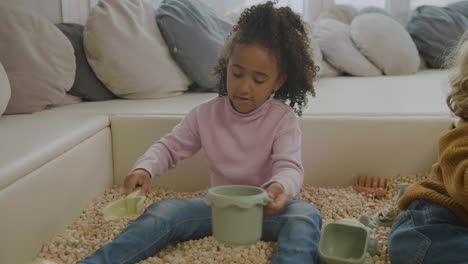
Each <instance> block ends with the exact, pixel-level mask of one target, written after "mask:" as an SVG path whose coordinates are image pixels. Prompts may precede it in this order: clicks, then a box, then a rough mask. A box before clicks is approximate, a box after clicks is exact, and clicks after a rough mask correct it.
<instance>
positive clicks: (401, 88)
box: [303, 69, 450, 117]
mask: <svg viewBox="0 0 468 264" xmlns="http://www.w3.org/2000/svg"><path fill="white" fill-rule="evenodd" d="M448 77H449V71H448V70H434V69H431V70H424V71H420V72H417V73H416V74H414V75H399V76H379V77H372V78H369V77H354V76H352V77H349V76H340V77H335V78H327V79H323V80H320V81H319V82H318V83H317V85H316V92H317V99H315V98H309V104H308V107H307V109H305V110H304V112H303V116H309V115H313V116H320V115H321V116H330V115H334V116H444V117H448V116H450V110H449V109H448V107H447V104H446V103H445V99H446V96H447V93H446V91H447V85H448V79H449V78H448ZM421 98H423V99H421ZM416 102H417V103H416Z"/></svg>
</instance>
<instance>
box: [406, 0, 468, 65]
mask: <svg viewBox="0 0 468 264" xmlns="http://www.w3.org/2000/svg"><path fill="white" fill-rule="evenodd" d="M406 28H407V30H408V32H409V33H410V35H411V37H412V38H413V40H414V42H415V43H416V46H417V48H418V50H419V53H420V54H421V55H422V57H423V58H424V59H425V61H426V63H427V65H428V66H429V67H431V68H443V67H444V63H445V61H444V60H445V57H446V56H447V55H448V54H449V53H450V51H451V49H452V48H453V47H455V46H456V45H457V43H458V41H459V39H460V37H461V36H462V35H463V33H464V32H465V31H466V30H468V18H467V17H465V16H463V15H462V14H461V13H460V12H457V11H455V10H454V9H453V8H449V7H437V6H420V7H418V8H416V9H415V10H414V11H413V13H412V14H411V17H410V21H409V22H408V24H407V26H406Z"/></svg>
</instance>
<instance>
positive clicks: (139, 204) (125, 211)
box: [102, 188, 146, 220]
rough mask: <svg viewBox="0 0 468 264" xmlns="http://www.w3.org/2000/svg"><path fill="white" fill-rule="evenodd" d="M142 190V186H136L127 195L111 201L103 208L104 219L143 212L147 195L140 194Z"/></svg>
mask: <svg viewBox="0 0 468 264" xmlns="http://www.w3.org/2000/svg"><path fill="white" fill-rule="evenodd" d="M140 191H141V188H136V189H135V190H134V191H133V192H132V193H131V194H129V195H127V197H125V198H123V199H120V200H117V201H113V202H111V203H109V204H108V205H107V206H106V207H105V208H104V209H102V214H103V215H104V219H106V220H114V219H120V218H124V217H129V216H135V215H139V214H141V212H142V211H143V207H144V204H143V203H144V201H145V199H146V197H145V196H143V195H140Z"/></svg>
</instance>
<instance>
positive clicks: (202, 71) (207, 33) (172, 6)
mask: <svg viewBox="0 0 468 264" xmlns="http://www.w3.org/2000/svg"><path fill="white" fill-rule="evenodd" d="M156 20H157V23H158V26H159V29H160V30H161V33H162V35H163V36H164V40H165V41H166V43H167V46H168V48H169V51H170V52H171V55H172V56H173V58H174V59H175V60H176V61H177V63H178V64H179V65H180V67H181V68H182V69H183V70H184V72H185V73H186V74H187V75H188V77H189V78H190V79H191V80H192V81H194V82H195V83H196V84H197V87H199V88H198V89H195V90H192V91H208V92H209V91H211V92H214V91H216V89H217V88H216V83H217V80H216V78H214V76H212V74H211V73H212V72H213V66H214V64H215V63H216V61H217V58H218V52H219V50H220V48H221V45H222V44H223V43H224V38H225V37H226V36H227V35H228V33H229V31H230V30H231V27H232V25H231V24H230V23H228V22H226V21H224V20H223V19H221V18H220V17H218V16H217V15H216V14H215V12H214V11H213V10H212V9H211V8H209V7H208V6H207V5H206V4H204V3H202V2H201V1H199V0H177V1H174V0H165V1H163V2H162V3H161V5H160V6H159V8H158V9H156Z"/></svg>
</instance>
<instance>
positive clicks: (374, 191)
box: [354, 174, 388, 198]
mask: <svg viewBox="0 0 468 264" xmlns="http://www.w3.org/2000/svg"><path fill="white" fill-rule="evenodd" d="M354 188H355V189H356V191H358V192H363V193H365V194H366V197H367V198H368V197H369V196H370V197H372V198H375V197H380V196H383V195H385V194H386V193H387V191H388V179H387V178H380V177H373V176H370V177H367V176H366V175H360V174H358V175H357V176H356V183H355V185H354Z"/></svg>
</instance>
